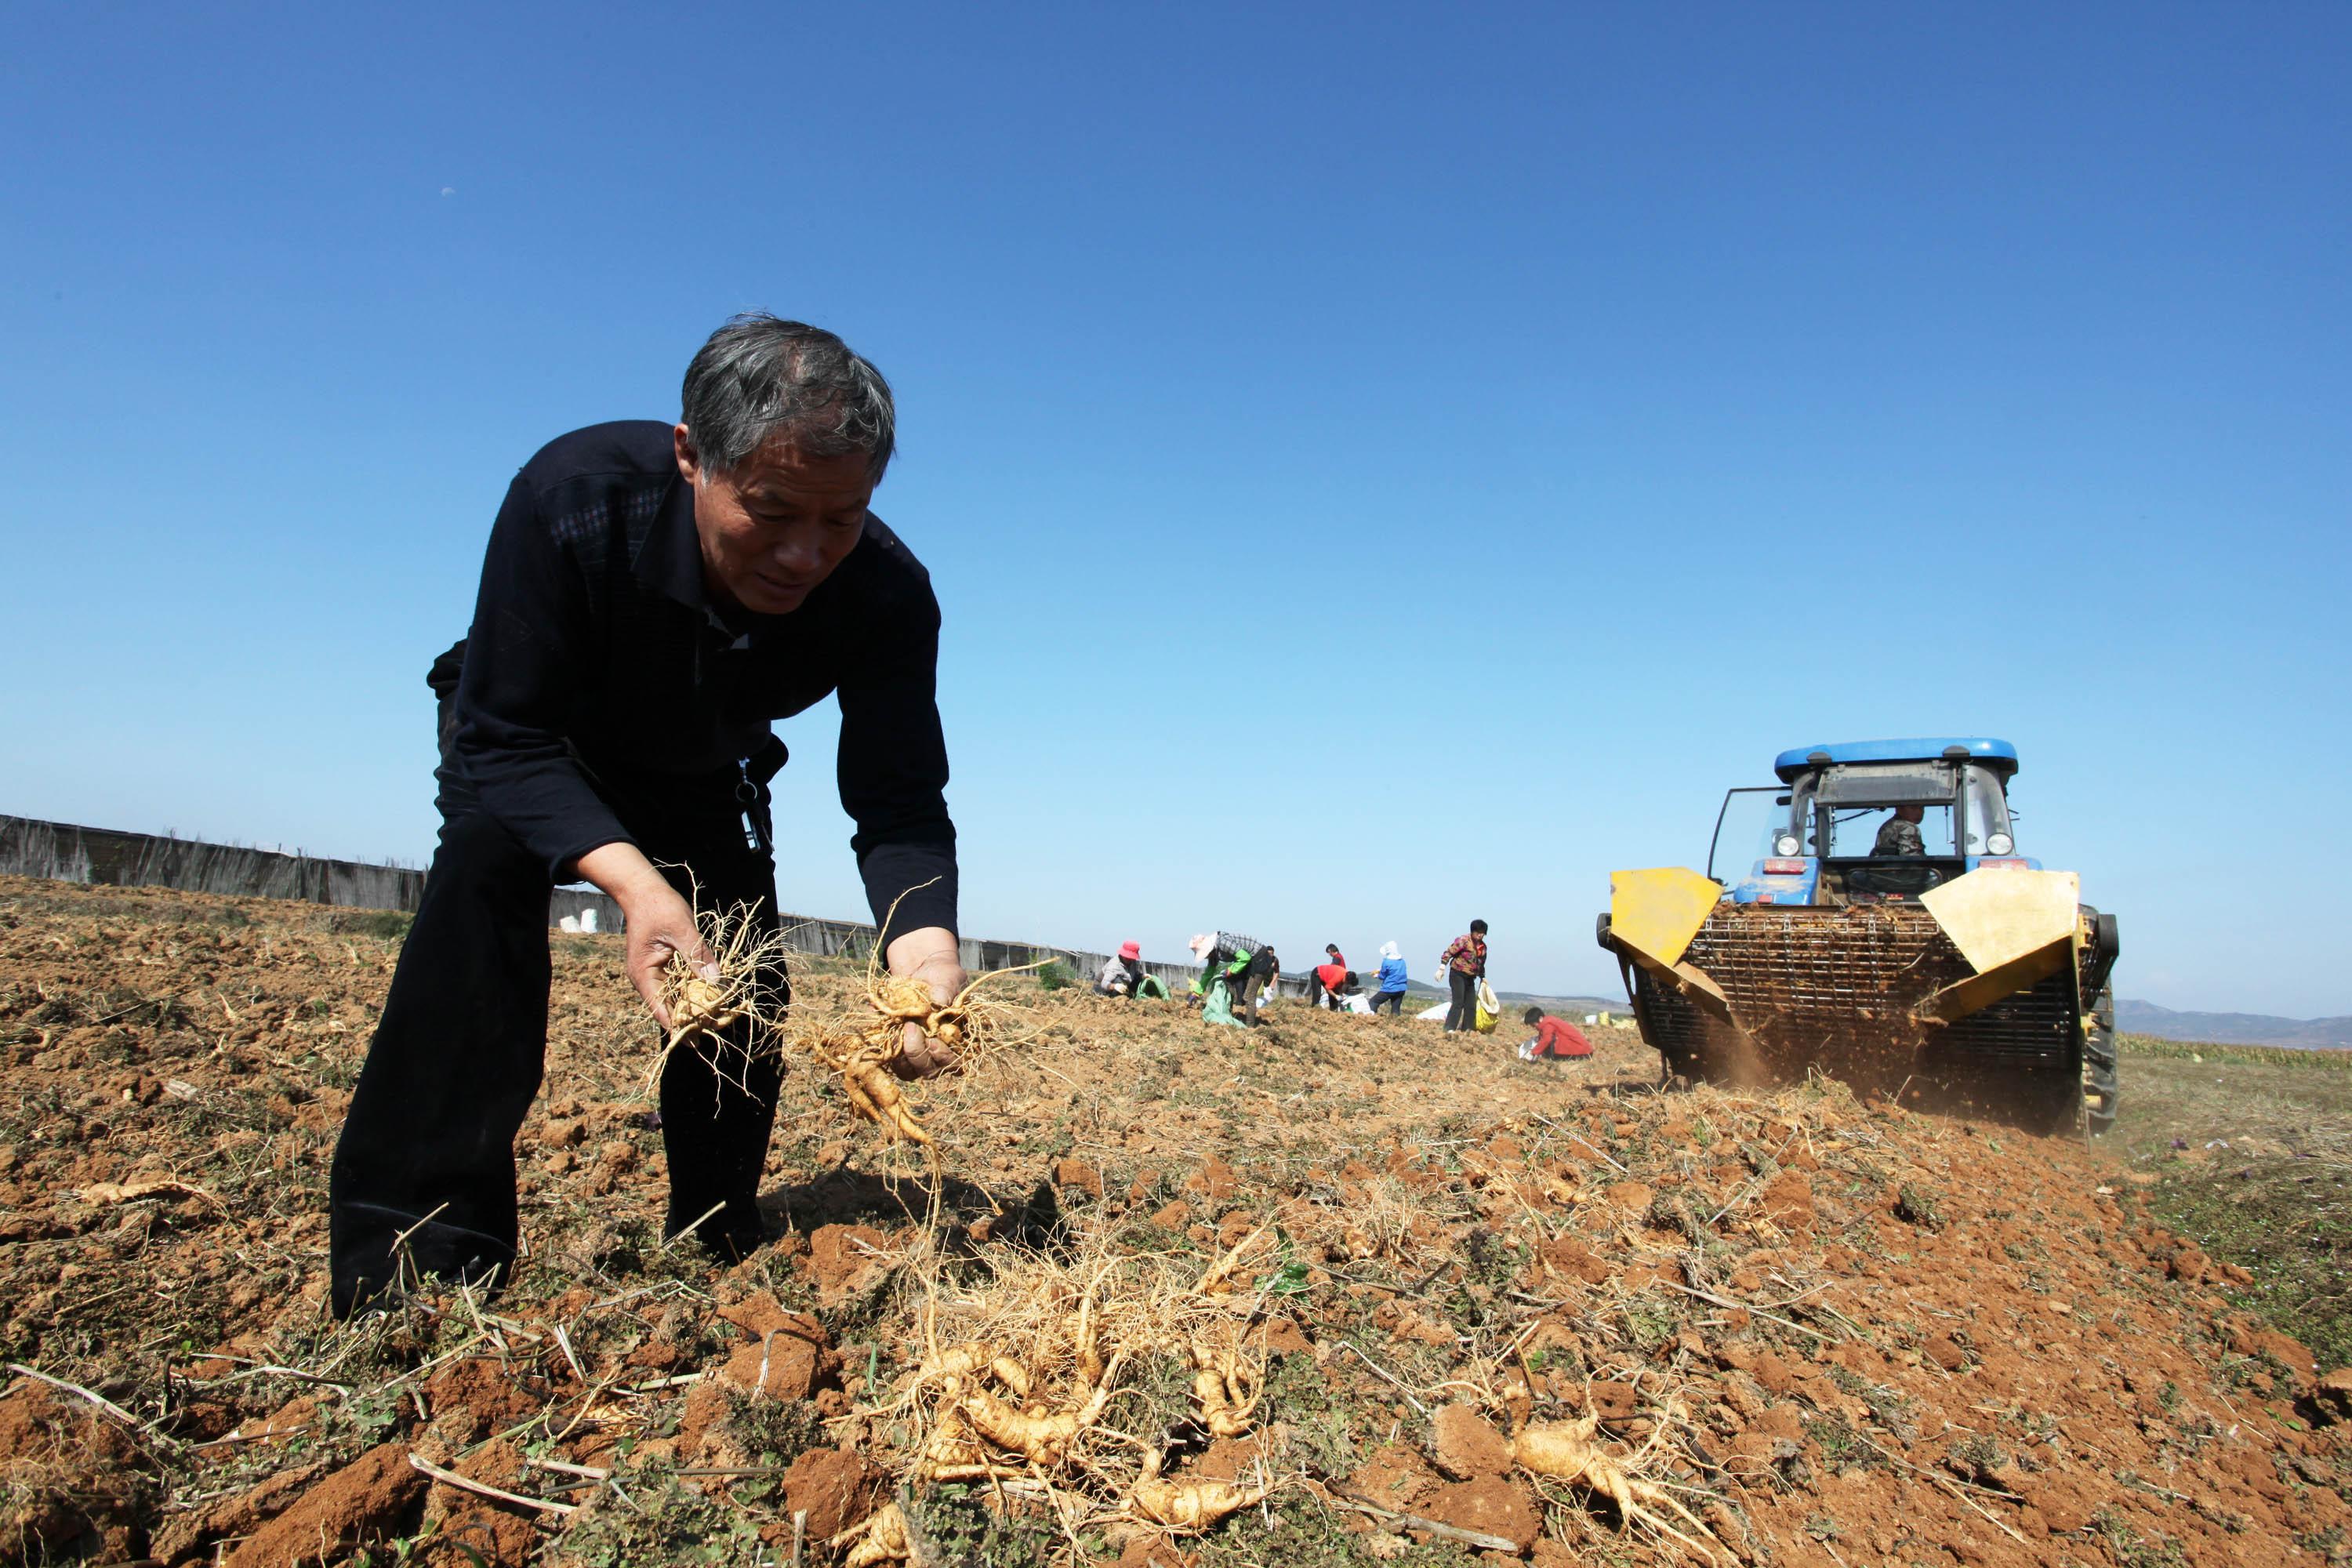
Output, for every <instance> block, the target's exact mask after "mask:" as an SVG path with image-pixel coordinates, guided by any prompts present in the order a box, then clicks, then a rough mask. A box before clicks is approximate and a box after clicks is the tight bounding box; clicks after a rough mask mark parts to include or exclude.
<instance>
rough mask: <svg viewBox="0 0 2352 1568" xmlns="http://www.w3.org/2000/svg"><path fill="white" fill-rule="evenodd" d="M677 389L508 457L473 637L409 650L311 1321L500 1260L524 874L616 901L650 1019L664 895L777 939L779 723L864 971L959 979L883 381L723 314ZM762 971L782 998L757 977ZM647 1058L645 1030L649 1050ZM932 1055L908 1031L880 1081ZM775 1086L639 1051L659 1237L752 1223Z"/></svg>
mask: <svg viewBox="0 0 2352 1568" xmlns="http://www.w3.org/2000/svg"><path fill="white" fill-rule="evenodd" d="M682 405H683V407H682V412H681V414H680V416H679V418H678V420H677V423H675V424H671V423H668V422H665V421H656V420H650V419H639V420H626V421H623V422H621V423H618V424H611V425H596V426H590V427H589V428H587V429H584V430H575V431H573V432H572V434H570V435H568V436H561V437H557V438H556V439H555V440H553V441H551V442H550V443H549V444H548V445H547V446H545V447H541V449H540V450H539V451H538V452H537V453H536V454H535V455H534V456H532V457H531V458H530V460H529V461H528V462H526V463H524V464H523V466H522V468H521V471H520V473H518V474H517V475H516V476H515V479H514V482H513V483H512V484H511V485H510V486H509V487H508V489H507V494H506V500H505V503H504V504H503V505H502V506H500V507H499V514H498V520H497V521H496V522H494V523H493V524H492V525H491V529H490V538H489V546H488V551H487V552H486V554H485V556H484V559H483V563H482V576H481V589H480V593H479V595H478V597H477V599H476V601H475V605H474V620H473V626H472V628H471V630H470V631H469V632H468V633H467V637H466V638H465V640H463V641H462V642H460V643H458V644H457V647H453V648H451V649H450V650H449V651H448V652H447V653H446V654H444V655H442V656H441V658H439V659H438V660H436V662H435V664H434V666H433V670H432V674H431V677H430V680H431V684H432V687H433V689H434V692H435V694H436V696H437V697H438V698H439V700H440V747H441V762H440V766H439V768H438V770H437V771H436V774H435V776H436V779H437V780H438V781H439V784H440V795H439V799H438V802H437V804H438V805H439V807H440V811H441V840H440V847H439V848H438V849H437V850H436V852H435V854H434V857H433V867H432V869H431V871H430V872H428V873H427V875H426V878H425V894H424V900H423V902H422V904H421V906H420V907H419V908H418V910H417V912H416V919H415V924H414V925H412V926H411V927H410V929H409V934H408V939H407V942H406V944H405V945H404V947H403V948H402V950H401V954H400V963H399V966H398V968H397V969H396V970H395V971H394V975H393V981H392V988H391V993H390V994H389V996H387V998H386V999H385V1002H384V1008H383V1020H382V1022H381V1023H380V1024H379V1025H378V1026H377V1028H376V1033H375V1038H374V1041H373V1044H372V1045H371V1046H370V1047H369V1050H368V1057H367V1064H366V1066H365V1068H363V1069H362V1071H361V1073H360V1079H359V1084H358V1087H357V1089H355V1090H354V1091H353V1093H352V1103H351V1110H350V1114H349V1115H348V1117H347V1118H346V1120H345V1121H344V1123H343V1129H342V1136H341V1140H340V1141H339V1142H338V1143H337V1144H336V1148H335V1157H334V1164H333V1167H332V1170H331V1173H330V1175H329V1178H328V1194H329V1205H330V1213H331V1219H330V1231H329V1255H330V1267H331V1277H332V1278H331V1307H332V1309H333V1310H334V1311H335V1313H336V1314H337V1315H338V1316H345V1315H348V1314H349V1313H350V1312H351V1311H352V1310H353V1309H354V1308H355V1307H357V1306H358V1305H359V1304H361V1303H362V1302H363V1301H365V1300H367V1299H368V1298H369V1297H371V1296H373V1295H376V1294H378V1293H379V1292H383V1291H384V1290H386V1289H387V1288H388V1287H390V1286H393V1285H394V1283H395V1280H396V1270H399V1269H401V1268H403V1261H402V1258H396V1257H395V1253H399V1254H402V1255H404V1258H405V1267H406V1268H408V1269H410V1270H413V1271H414V1272H415V1274H417V1275H428V1274H429V1275H437V1276H439V1277H440V1278H441V1279H444V1280H447V1281H453V1282H454V1281H457V1280H467V1281H474V1282H479V1283H496V1282H498V1281H499V1280H500V1279H502V1277H503V1276H504V1274H505V1273H506V1272H507V1270H508V1269H509V1268H510V1267H511V1265H512V1264H513V1261H514V1258H515V1256H516V1246H517V1240H518V1233H517V1219H516V1212H515V1169H514V1139H515V1133H516V1131H518V1129H520V1126H521V1124H522V1120H523V1116H524V1113H525V1112H526V1111H527V1110H529V1109H530V1102H531V1099H532V1096H533V1095H535V1094H536V1093H537V1092H538V1089H539V1082H540V1073H541V1058H542V1057H543V1056H544V1054H545V1049H546V1043H547V993H548V980H549V961H548V951H547V942H548V921H547V912H548V889H549V888H550V887H551V885H552V884H555V883H560V882H571V881H575V880H582V879H584V880H587V881H590V882H593V883H594V884H595V885H596V886H597V887H599V888H601V889H604V891H605V892H607V893H609V894H611V895H612V897H613V898H614V900H617V901H618V902H619V904H620V906H621V912H622V915H623V917H624V919H625V921H626V923H627V946H626V950H625V952H626V956H625V961H624V962H625V966H626V969H627V972H628V976H629V981H630V983H631V984H634V985H635V987H636V989H637V992H638V994H640V995H641V996H643V997H644V998H645V1002H646V1007H647V1009H648V1010H649V1011H650V1012H651V1013H652V1015H653V1020H654V1022H655V1023H656V1024H658V1025H661V1026H664V1027H667V1025H668V1023H669V1018H668V1016H667V1012H666V1010H665V1008H664V1005H663V1002H662V976H663V972H664V970H665V969H666V968H667V966H668V964H669V963H670V961H671V959H672V958H673V957H674V956H675V957H681V958H683V959H684V960H686V961H687V962H688V963H689V964H691V965H692V966H694V967H695V968H696V969H698V970H700V971H702V972H703V973H704V976H705V978H712V977H714V976H715V973H716V971H715V966H714V964H713V960H712V956H711V954H710V952H709V951H708V949H707V948H706V947H705V946H704V943H703V940H702V936H701V933H700V932H699V931H698V930H697V929H696V924H695V909H694V908H693V907H691V906H690V905H689V904H688V898H689V896H691V897H692V898H693V899H694V900H696V902H697V903H698V904H699V906H700V908H701V909H702V910H705V911H715V910H729V909H731V908H734V907H737V906H744V907H748V908H750V909H751V910H753V911H754V912H753V914H752V921H753V923H754V925H755V927H756V928H757V930H758V931H759V932H760V933H761V934H766V933H769V932H772V931H775V930H776V926H777V921H776V885H775V862H774V859H773V856H772V823H771V820H770V816H769V806H770V795H769V789H768V782H769V780H770V779H771V778H772V777H773V776H774V774H775V773H776V770H777V769H778V768H780V767H782V765H783V763H784V757H785V752H784V747H783V743H782V742H780V741H778V740H777V739H776V738H775V737H774V736H773V735H772V734H771V733H770V731H769V725H770V724H771V722H772V721H775V720H778V719H783V718H788V717H790V716H792V715H793V714H795V713H799V712H802V711H803V710H806V709H808V708H811V707H813V706H814V705H815V704H816V703H818V702H820V701H822V700H824V699H825V698H826V697H828V696H832V697H835V698H836V699H837V700H838V701H839V703H840V706H841V741H840V754H839V757H838V760H837V771H838V775H839V780H840V789H841V803H842V806H843V808H844V809H845V811H846V812H847V813H848V814H849V816H851V818H852V819H854V820H855V821H856V825H857V831H856V836H855V837H852V838H851V840H850V847H851V848H852V850H853V851H854V852H855V853H856V857H857V865H858V870H859V872H860V874H861V875H862V877H863V879H864V880H865V883H866V899H867V901H868V902H869V903H870V904H871V905H872V906H873V909H874V915H875V919H876V921H877V922H878V924H879V925H880V927H881V930H880V931H879V933H878V938H877V940H878V942H879V944H880V948H881V951H882V952H883V955H884V959H885V962H886V963H887V964H888V966H889V970H890V973H892V974H893V975H897V976H900V977H903V978H907V979H910V980H914V981H917V982H919V983H920V984H923V985H924V986H926V987H927V988H928V989H929V993H930V994H931V995H932V996H933V997H935V998H936V999H938V1000H939V1001H940V1002H946V1001H949V1000H950V999H951V998H952V997H953V996H954V995H955V994H956V993H957V991H958V990H959V989H961V986H962V984H963V982H964V972H963V968H962V966H961V963H959V962H958V959H957V944H956V931H955V925H956V856H955V828H954V826H953V825H952V824H951V823H950V820H949V817H948V808H947V804H946V801H945V799H944V798H943V796H942V791H943V790H944V788H945V786H946V784H947V780H948V756H947V745H946V742H945V741H944V740H943V739H942V737H941V734H940V716H939V710H938V708H937V706H936V705H935V703H934V701H933V700H932V687H933V679H934V670H935V666H936V664H937V662H938V657H939V631H940V610H939V604H938V601H937V600H935V599H934V598H933V597H932V595H931V584H930V578H929V574H927V573H926V572H925V571H924V570H923V566H922V563H920V562H919V561H918V560H916V559H915V555H914V552H912V551H910V550H908V548H907V546H906V545H905V544H904V543H903V542H900V540H899V539H898V535H897V534H895V533H893V532H892V531H890V530H889V529H887V528H886V527H884V526H883V524H882V522H881V520H880V519H878V518H877V517H876V516H875V515H874V514H873V513H872V512H871V511H870V510H867V502H868V501H869V500H870V499H871V497H872V495H873V493H874V487H875V486H876V485H877V484H878V483H879V482H880V481H881V479H882V476H883V473H884V471H885V470H886V469H887V468H888V466H889V462H890V456H891V452H892V450H893V448H894V446H895V442H896V426H897V412H896V409H895V407H894V406H893V404H892V401H891V396H890V388H889V385H888V384H887V382H885V381H884V380H883V378H882V375H881V373H880V372H879V371H877V370H876V369H875V368H874V366H873V365H871V364H869V363H866V361H865V360H864V359H861V358H859V357H858V356H857V355H856V354H855V353H851V352H850V350H849V348H848V347H847V345H845V343H843V342H842V341H841V340H840V339H839V338H837V337H835V336H834V334H832V333H831V332H827V331H820V330H818V329H817V328H814V327H810V326H804V325H803V324H801V323H799V322H797V321H779V320H777V319H776V318H774V317H772V316H743V317H739V318H737V319H736V320H734V321H730V322H728V323H727V324H726V325H725V326H723V327H721V328H719V331H716V332H714V333H712V334H711V336H710V339H709V342H706V343H704V344H703V345H702V348H701V350H700V352H699V353H697V354H696V355H695V356H694V361H693V363H691V364H690V365H688V367H687V373H686V383H685V387H684V392H683V396H682ZM758 986H759V990H760V993H761V995H762V997H763V999H764V1002H765V1005H766V1007H767V1009H768V1010H769V1012H770V1013H771V1014H772V1015H773V1014H776V1013H780V1012H781V1010H782V1006H783V1005H784V1004H785V1002H786V1001H787V1000H788V998H789V996H790V989H789V984H788V981H787V978H786V976H785V974H784V973H783V968H782V964H781V963H777V964H774V965H773V966H772V968H771V969H770V970H769V971H768V972H767V973H762V974H761V975H760V976H759V977H758ZM659 1043H660V1042H659V1039H658V1037H656V1036H655V1035H654V1034H653V1033H652V1032H651V1031H648V1032H647V1035H646V1040H645V1047H646V1050H647V1052H648V1053H651V1052H652V1051H654V1050H655V1049H656V1048H657V1047H658V1045H659ZM719 1053H725V1054H724V1055H723V1056H720V1055H719ZM714 1058H717V1059H714ZM648 1059H649V1060H650V1059H652V1058H651V1057H650V1055H649V1057H648ZM950 1061H951V1058H950V1055H949V1053H948V1052H947V1051H946V1050H945V1049H944V1048H943V1047H940V1046H939V1045H938V1044H937V1043H936V1042H933V1041H930V1040H928V1039H926V1038H925V1037H923V1035H922V1032H921V1031H920V1030H919V1028H916V1027H915V1026H911V1025H910V1026H908V1029H907V1030H906V1032H905V1035H904V1037H903V1040H902V1044H901V1048H900V1051H899V1054H898V1057H897V1058H894V1060H893V1061H892V1063H891V1066H892V1068H893V1069H894V1070H896V1071H897V1072H898V1074H899V1075H900V1076H901V1077H915V1076H920V1075H924V1074H929V1073H932V1072H936V1071H939V1070H940V1069H941V1068H945V1067H947V1066H948V1065H950ZM781 1072H782V1064H781V1061H780V1059H779V1058H778V1056H777V1054H776V1048H775V1045H774V1042H773V1040H772V1038H770V1039H753V1038H751V1037H749V1036H748V1033H747V1032H746V1030H745V1029H743V1028H742V1027H740V1026H739V1027H738V1029H737V1030H735V1031H734V1033H733V1035H732V1037H730V1038H729V1039H727V1040H726V1041H724V1042H712V1041H709V1040H708V1039H697V1040H696V1041H693V1042H689V1043H688V1045H685V1046H682V1047H679V1048H677V1049H674V1050H671V1051H670V1052H669V1053H668V1054H667V1057H666V1058H662V1066H661V1077H660V1093H661V1130H662V1140H663V1142H664V1144H665V1146H666V1147H667V1152H668V1167H669V1209H668V1215H667V1219H666V1220H665V1222H664V1225H663V1234H664V1235H665V1236H666V1237H676V1236H677V1235H678V1234H680V1233H681V1232H685V1231H688V1230H691V1231H693V1232H694V1234H695V1236H696V1237H697V1239H698V1240H699V1241H700V1242H702V1243H703V1244H704V1245H705V1246H706V1247H709V1248H710V1249H711V1250H713V1251H714V1252H716V1253H717V1254H718V1255H719V1257H720V1258H737V1257H740V1256H741V1255H742V1254H743V1253H744V1252H745V1251H747V1250H749V1249H750V1248H751V1247H754V1246H756V1245H758V1243H759V1242H760V1241H761V1239H762V1238H763V1237H764V1236H765V1235H766V1226H765V1223H764V1222H763V1220H762V1219H761V1214H760V1209H759V1203H758V1199H759V1189H760V1177H761V1171H762V1170H763V1169H764V1168H765V1165H766V1162H767V1152H768V1135H769V1130H770V1125H771V1123H772V1121H773V1118H774V1116H775V1106H776V1088H777V1083H778V1079H779V1076H780V1074H781Z"/></svg>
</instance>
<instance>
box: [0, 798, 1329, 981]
mask: <svg viewBox="0 0 2352 1568" xmlns="http://www.w3.org/2000/svg"><path fill="white" fill-rule="evenodd" d="M0 875H9V876H19V877H47V878H49V879H53V880H57V881H65V882H87V883H97V884H103V885H106V886H110V887H123V888H149V887H152V888H172V889H178V890H179V891H182V892H189V893H224V894H228V895H230V896H232V897H238V898H257V899H302V900H309V901H310V902H311V903H318V904H340V905H343V906H345V907H348V908H352V909H362V910H408V911H410V912H412V913H414V912H415V909H416V906H417V904H418V902H419V901H420V900H422V899H423V898H424V896H425V873H424V872H423V871H421V870H418V869H416V868H414V867H408V866H390V865H388V866H374V865H368V864H366V863H364V862H362V861H357V860H329V859H323V858H320V857H318V856H315V855H304V854H302V853H300V852H299V851H297V852H296V853H294V854H290V855H289V854H287V853H285V852H283V851H281V850H276V849H255V848H249V847H245V846H242V845H234V844H205V843H202V842H199V841H198V840H196V839H193V838H177V837H155V836H154V835H152V834H147V833H120V832H116V831H114V830H113V829H111V828H104V827H79V826H75V825H73V824H72V823H66V822H42V821H38V820H36V819H35V818H32V817H26V816H0ZM590 917H593V928H594V929H600V930H604V931H619V930H620V929H621V907H620V906H619V905H618V904H616V903H614V901H613V900H611V899H610V898H607V897H606V896H605V895H604V894H603V893H600V892H597V891H595V890H594V889H580V888H557V889H553V890H552V891H551V893H550V894H549V895H548V910H547V923H548V924H549V925H551V926H556V925H562V926H565V927H566V929H570V928H571V927H573V926H579V925H589V924H592V921H591V920H590ZM783 920H784V925H785V929H786V933H787V941H788V942H789V944H790V945H791V947H792V949H793V951H794V952H805V953H809V954H812V955H814V956H817V957H822V958H835V957H853V958H862V957H864V956H866V954H868V953H870V952H873V951H874V940H875V936H876V934H877V933H876V930H875V928H874V927H873V926H871V925H868V924H866V923H865V922H864V921H829V920H821V919H814V918H810V917H803V916H800V915H786V916H784V917H783ZM962 945H963V964H964V967H965V968H966V969H969V970H971V971H972V972H974V973H978V972H980V971H982V970H983V969H1010V968H1013V967H1015V966H1017V965H1021V964H1026V963H1044V962H1045V961H1048V960H1053V959H1059V960H1060V961H1061V962H1062V963H1065V964H1066V965H1068V966H1069V967H1070V968H1071V969H1072V970H1074V971H1076V975H1077V977H1078V978H1079V979H1081V980H1086V981H1091V980H1092V979H1093V978H1094V977H1095V974H1096V973H1097V971H1099V970H1100V969H1101V968H1102V966H1103V964H1104V963H1105V962H1106V961H1107V960H1108V956H1109V955H1108V954H1107V953H1100V952H1087V951H1086V950H1084V949H1082V948H1068V947H1048V946H1045V945H1043V944H1041V943H1038V942H997V941H992V940H990V939H987V938H984V937H971V936H968V937H965V938H964V939H963V943H962ZM1143 967H1144V968H1145V969H1146V970H1148V971H1150V973H1153V974H1156V975H1158V976H1160V979H1161V980H1162V981H1164V982H1166V983H1167V984H1168V987H1169V989H1170V990H1171V991H1173V992H1175V993H1177V994H1182V993H1183V990H1184V988H1185V987H1186V986H1187V985H1188V984H1191V983H1192V981H1193V980H1195V979H1197V978H1199V976H1200V973H1201V966H1200V965H1199V964H1197V963H1147V964H1145V965H1144V966H1143ZM1306 988H1307V983H1306V977H1305V976H1304V975H1285V976H1283V978H1282V989H1283V990H1284V991H1285V992H1286V993H1288V994H1294V995H1296V994H1304V993H1305V991H1306Z"/></svg>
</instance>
